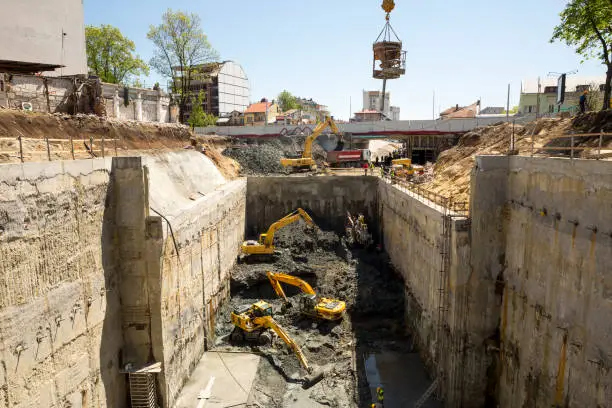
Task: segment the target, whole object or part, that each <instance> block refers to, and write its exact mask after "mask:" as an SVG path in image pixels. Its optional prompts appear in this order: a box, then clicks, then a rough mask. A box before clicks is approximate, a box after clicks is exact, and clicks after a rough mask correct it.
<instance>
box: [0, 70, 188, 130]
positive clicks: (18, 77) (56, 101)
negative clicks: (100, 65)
mask: <svg viewBox="0 0 612 408" xmlns="http://www.w3.org/2000/svg"><path fill="white" fill-rule="evenodd" d="M124 96H125V95H124V86H123V85H119V84H107V83H101V82H99V80H97V79H91V80H88V79H84V78H82V77H64V78H55V77H46V76H39V75H24V74H2V73H0V106H2V107H5V108H12V109H27V110H30V109H31V110H32V111H34V112H47V113H69V114H77V113H85V114H94V113H95V114H97V115H99V116H105V117H109V118H115V119H120V120H134V121H138V122H158V123H172V122H176V121H177V120H178V107H177V106H175V105H173V104H172V103H171V98H170V95H168V94H166V93H165V92H162V91H161V90H153V89H141V88H132V87H129V88H127V101H126V100H125V98H124Z"/></svg>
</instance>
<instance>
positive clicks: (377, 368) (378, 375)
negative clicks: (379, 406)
mask: <svg viewBox="0 0 612 408" xmlns="http://www.w3.org/2000/svg"><path fill="white" fill-rule="evenodd" d="M364 361H365V369H366V377H367V379H368V385H369V386H370V392H371V394H372V402H376V388H377V387H379V386H382V387H383V390H384V393H385V408H404V407H411V406H413V405H414V403H415V402H417V401H418V399H419V398H420V397H421V395H423V394H424V393H425V391H426V390H427V388H429V386H430V385H431V382H432V381H431V380H430V379H429V377H428V376H427V373H426V372H425V368H424V367H423V362H422V361H421V360H420V358H419V355H418V354H416V353H413V354H402V353H395V352H389V351H384V352H381V353H375V354H367V355H365V356H364ZM407 373H408V374H407ZM423 407H425V408H441V407H442V403H440V402H439V401H436V400H435V397H434V396H432V397H430V399H429V400H428V401H427V402H425V404H424V405H423Z"/></svg>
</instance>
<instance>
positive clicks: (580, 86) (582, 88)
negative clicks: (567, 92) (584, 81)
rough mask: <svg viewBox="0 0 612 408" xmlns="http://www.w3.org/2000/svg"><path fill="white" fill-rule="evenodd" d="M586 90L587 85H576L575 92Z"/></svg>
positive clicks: (587, 88)
mask: <svg viewBox="0 0 612 408" xmlns="http://www.w3.org/2000/svg"><path fill="white" fill-rule="evenodd" d="M588 90H589V86H588V85H576V92H584V91H588Z"/></svg>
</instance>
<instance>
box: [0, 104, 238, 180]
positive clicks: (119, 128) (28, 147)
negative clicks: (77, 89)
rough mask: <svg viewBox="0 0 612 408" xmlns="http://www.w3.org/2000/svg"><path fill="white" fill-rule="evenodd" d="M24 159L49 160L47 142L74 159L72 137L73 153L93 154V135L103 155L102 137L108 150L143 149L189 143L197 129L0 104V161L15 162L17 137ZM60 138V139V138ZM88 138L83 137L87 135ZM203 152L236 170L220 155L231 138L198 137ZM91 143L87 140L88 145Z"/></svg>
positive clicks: (54, 156)
mask: <svg viewBox="0 0 612 408" xmlns="http://www.w3.org/2000/svg"><path fill="white" fill-rule="evenodd" d="M20 136H21V137H22V138H23V140H22V148H23V155H24V160H25V162H32V161H47V160H48V153H47V144H46V141H45V138H49V139H54V140H53V141H50V142H49V153H50V156H51V160H70V159H72V152H71V148H70V139H71V138H72V139H73V148H74V157H75V158H76V159H88V158H91V157H92V156H91V154H90V153H89V152H88V147H89V144H90V141H89V139H90V138H93V139H94V153H95V154H96V155H97V156H101V155H102V154H101V148H102V145H101V140H102V139H103V138H104V139H105V142H104V150H105V155H107V156H114V155H115V154H117V155H119V156H127V155H134V154H136V155H141V154H143V153H155V152H163V151H170V150H177V149H183V148H185V147H188V146H190V139H191V138H193V137H194V136H193V134H192V133H191V130H190V129H189V127H187V126H184V125H180V124H176V123H143V122H136V121H122V120H116V119H110V118H102V117H99V116H96V115H84V114H77V115H65V114H59V113H56V114H48V113H37V112H24V111H17V110H0V163H11V162H13V163H16V162H19V161H20V158H19V140H18V139H17V138H18V137H20ZM60 140H61V141H60ZM83 140H85V142H84V141H83ZM198 141H199V143H200V144H201V146H203V147H205V149H204V154H206V156H208V157H209V158H210V159H211V160H212V161H213V162H214V163H215V164H216V165H217V167H219V170H220V171H221V173H222V174H223V175H224V176H225V177H226V178H234V177H236V176H237V167H236V164H235V163H234V162H233V160H231V159H228V158H226V157H224V156H222V155H221V154H220V153H219V149H220V148H223V147H224V146H225V145H226V144H227V143H228V142H227V140H225V138H222V137H217V136H207V137H198ZM86 145H87V146H86Z"/></svg>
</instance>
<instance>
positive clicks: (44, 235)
mask: <svg viewBox="0 0 612 408" xmlns="http://www.w3.org/2000/svg"><path fill="white" fill-rule="evenodd" d="M111 163H112V164H111ZM0 167H1V171H0V258H1V259H2V262H1V263H0V333H1V335H0V406H5V405H6V406H7V407H8V406H10V407H51V406H64V405H66V404H70V406H72V407H86V406H88V407H91V406H96V407H98V406H99V407H106V406H109V407H126V406H129V405H128V400H127V378H126V377H127V376H126V375H125V374H123V373H122V371H123V370H125V369H126V368H127V367H128V365H130V366H131V367H133V368H139V367H141V366H146V365H148V364H151V363H155V362H160V363H162V372H161V373H160V374H158V375H157V384H158V390H159V391H158V392H159V394H160V396H161V398H162V402H163V404H164V405H163V406H168V407H169V406H172V404H173V402H174V399H175V397H176V395H177V393H178V391H179V390H180V388H181V387H182V384H183V383H184V381H185V380H186V379H187V377H188V376H189V374H190V372H191V369H192V368H193V367H194V365H195V363H196V362H197V361H198V360H199V358H200V357H201V355H202V353H203V352H204V350H205V347H206V346H207V344H210V343H211V342H212V341H214V324H215V321H214V316H215V314H216V312H217V310H218V307H219V306H220V304H221V303H222V302H223V301H224V299H225V298H226V297H227V296H228V293H229V270H230V269H231V267H232V266H233V264H234V262H235V260H236V256H237V254H238V248H239V246H240V243H241V241H242V238H243V234H244V228H245V197H246V181H245V180H238V181H234V182H230V183H227V182H226V181H225V180H224V179H223V177H222V176H221V175H220V174H219V172H218V170H217V169H216V167H215V166H214V165H213V164H212V163H211V162H210V161H209V159H208V158H206V157H205V156H204V155H202V154H200V153H196V152H193V151H189V152H181V153H168V154H164V155H160V156H155V157H144V158H140V157H136V158H133V157H119V158H113V160H112V162H111V160H110V159H106V160H104V159H96V160H80V161H70V162H51V163H29V164H24V165H21V164H20V165H3V166H0ZM150 208H153V209H155V210H157V211H159V214H161V215H159V214H157V213H155V212H154V211H153V210H151V209H150ZM162 216H163V217H162ZM171 228H172V232H170V230H171ZM176 248H178V255H177V252H176Z"/></svg>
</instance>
